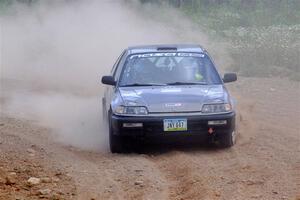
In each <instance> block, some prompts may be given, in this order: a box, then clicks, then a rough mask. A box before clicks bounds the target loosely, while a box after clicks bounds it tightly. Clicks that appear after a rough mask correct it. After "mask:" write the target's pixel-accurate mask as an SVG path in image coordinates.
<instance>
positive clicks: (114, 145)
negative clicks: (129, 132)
mask: <svg viewBox="0 0 300 200" xmlns="http://www.w3.org/2000/svg"><path fill="white" fill-rule="evenodd" d="M109 148H110V151H111V152H112V153H123V151H124V141H123V138H122V136H119V135H114V133H113V128H112V125H111V120H110V119H109Z"/></svg>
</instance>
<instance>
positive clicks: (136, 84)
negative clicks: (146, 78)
mask: <svg viewBox="0 0 300 200" xmlns="http://www.w3.org/2000/svg"><path fill="white" fill-rule="evenodd" d="M165 85H166V84H159V83H132V84H128V85H121V87H135V86H165Z"/></svg>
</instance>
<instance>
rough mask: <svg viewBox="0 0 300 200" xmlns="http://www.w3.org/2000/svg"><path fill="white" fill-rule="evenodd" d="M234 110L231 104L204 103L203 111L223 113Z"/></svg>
mask: <svg viewBox="0 0 300 200" xmlns="http://www.w3.org/2000/svg"><path fill="white" fill-rule="evenodd" d="M231 110H232V107H231V104H229V103H222V104H204V105H203V107H202V113H222V112H229V111H231Z"/></svg>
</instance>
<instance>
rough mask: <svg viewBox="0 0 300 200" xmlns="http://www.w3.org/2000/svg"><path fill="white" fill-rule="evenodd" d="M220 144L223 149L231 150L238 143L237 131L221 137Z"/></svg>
mask: <svg viewBox="0 0 300 200" xmlns="http://www.w3.org/2000/svg"><path fill="white" fill-rule="evenodd" d="M218 142H219V144H220V146H221V147H222V148H230V147H232V146H233V145H234V144H235V143H236V132H235V130H233V131H230V132H227V133H226V134H222V135H220V137H219V141H218Z"/></svg>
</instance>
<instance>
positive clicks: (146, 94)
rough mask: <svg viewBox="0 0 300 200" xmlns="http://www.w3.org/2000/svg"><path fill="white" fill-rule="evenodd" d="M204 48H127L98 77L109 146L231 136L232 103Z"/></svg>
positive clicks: (231, 139) (227, 141)
mask: <svg viewBox="0 0 300 200" xmlns="http://www.w3.org/2000/svg"><path fill="white" fill-rule="evenodd" d="M236 80H237V76H236V74H234V73H227V74H225V75H224V77H223V78H221V77H220V75H219V73H218V72H217V70H216V67H215V65H214V63H213V61H212V59H211V57H210V56H209V54H208V52H207V51H206V50H205V49H203V48H202V47H201V46H199V45H151V46H136V47H129V48H127V49H126V50H124V51H123V53H122V54H121V55H120V57H119V58H118V59H117V61H116V63H115V64H114V66H113V68H112V70H111V74H110V75H109V76H103V77H102V83H103V84H105V85H107V86H106V88H105V92H104V96H103V98H102V105H103V117H104V119H106V121H107V124H108V127H109V143H110V150H111V152H113V153H121V152H124V151H125V150H126V149H127V148H128V141H131V140H132V141H134V140H137V139H143V140H147V139H151V138H158V140H160V139H163V138H167V137H173V136H174V137H181V136H185V137H191V138H192V137H202V138H204V139H207V141H208V142H213V143H214V144H217V145H220V146H222V147H231V146H233V145H234V143H235V140H236V131H235V115H236V111H235V106H234V101H233V100H232V97H231V96H230V94H229V92H228V90H227V89H226V87H225V86H224V83H228V82H233V81H236Z"/></svg>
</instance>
